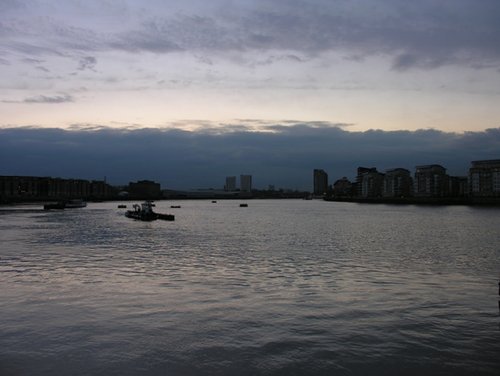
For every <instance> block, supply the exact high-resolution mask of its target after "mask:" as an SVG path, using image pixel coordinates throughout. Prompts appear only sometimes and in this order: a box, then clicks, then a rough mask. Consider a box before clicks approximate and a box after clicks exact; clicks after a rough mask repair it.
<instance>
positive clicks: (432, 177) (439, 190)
mask: <svg viewBox="0 0 500 376" xmlns="http://www.w3.org/2000/svg"><path fill="white" fill-rule="evenodd" d="M448 188H449V177H448V175H447V174H446V169H445V168H444V167H443V166H441V165H438V164H432V165H422V166H417V167H416V171H415V196H416V197H447V196H448V191H449V189H448Z"/></svg>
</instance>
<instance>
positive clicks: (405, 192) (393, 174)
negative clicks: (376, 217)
mask: <svg viewBox="0 0 500 376" xmlns="http://www.w3.org/2000/svg"><path fill="white" fill-rule="evenodd" d="M412 184H413V181H412V178H411V175H410V171H408V170H407V169H405V168H393V169H390V170H387V171H386V172H385V176H384V183H383V190H382V196H384V197H410V196H412Z"/></svg>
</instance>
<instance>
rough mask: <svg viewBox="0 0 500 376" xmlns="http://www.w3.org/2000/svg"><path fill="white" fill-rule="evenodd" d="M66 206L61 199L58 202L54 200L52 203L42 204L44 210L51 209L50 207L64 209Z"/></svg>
mask: <svg viewBox="0 0 500 376" xmlns="http://www.w3.org/2000/svg"><path fill="white" fill-rule="evenodd" d="M65 207H66V204H65V203H64V202H62V201H60V202H55V203H52V204H45V205H43V209H44V210H52V209H64V208H65Z"/></svg>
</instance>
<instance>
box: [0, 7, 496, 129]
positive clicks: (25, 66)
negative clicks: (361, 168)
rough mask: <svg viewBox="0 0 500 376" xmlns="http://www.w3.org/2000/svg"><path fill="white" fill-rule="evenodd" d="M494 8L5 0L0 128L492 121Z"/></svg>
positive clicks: (0, 13)
mask: <svg viewBox="0 0 500 376" xmlns="http://www.w3.org/2000/svg"><path fill="white" fill-rule="evenodd" d="M499 14H500V1H498V0H440V1H436V0H419V1H407V0H377V1H371V0H364V1H363V0H287V1H276V0H274V1H273V0H240V1H238V0H232V1H231V0H210V1H206V0H199V1H196V0H183V1H168V0H148V1H142V0H137V1H135V0H113V1H111V0H65V1H55V0H2V1H0V89H1V90H0V114H1V120H0V124H2V125H4V126H21V125H36V126H51V127H52V126H57V127H67V126H69V125H71V124H98V125H106V126H113V127H119V126H121V125H134V126H139V127H140V126H147V127H171V126H173V125H175V124H176V123H177V122H182V124H183V125H184V126H189V120H207V121H212V122H220V123H222V124H224V123H225V122H228V121H234V119H262V120H266V121H268V120H282V119H297V120H300V121H327V122H333V123H337V124H339V123H342V124H346V125H349V126H350V127H351V129H352V130H367V129H383V130H401V129H409V130H415V129H422V128H434V129H439V130H445V131H472V130H484V129H487V128H492V127H498V126H499V124H500V106H498V103H500V43H499V41H500V22H498V15H499ZM186 121H187V122H186Z"/></svg>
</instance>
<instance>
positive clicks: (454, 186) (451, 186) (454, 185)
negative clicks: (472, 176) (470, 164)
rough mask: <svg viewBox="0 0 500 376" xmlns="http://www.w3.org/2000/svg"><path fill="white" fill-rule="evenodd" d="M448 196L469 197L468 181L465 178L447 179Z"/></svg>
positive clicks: (452, 177) (451, 177)
mask: <svg viewBox="0 0 500 376" xmlns="http://www.w3.org/2000/svg"><path fill="white" fill-rule="evenodd" d="M448 196H449V197H467V196H469V179H467V177H466V176H450V177H449V178H448Z"/></svg>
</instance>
